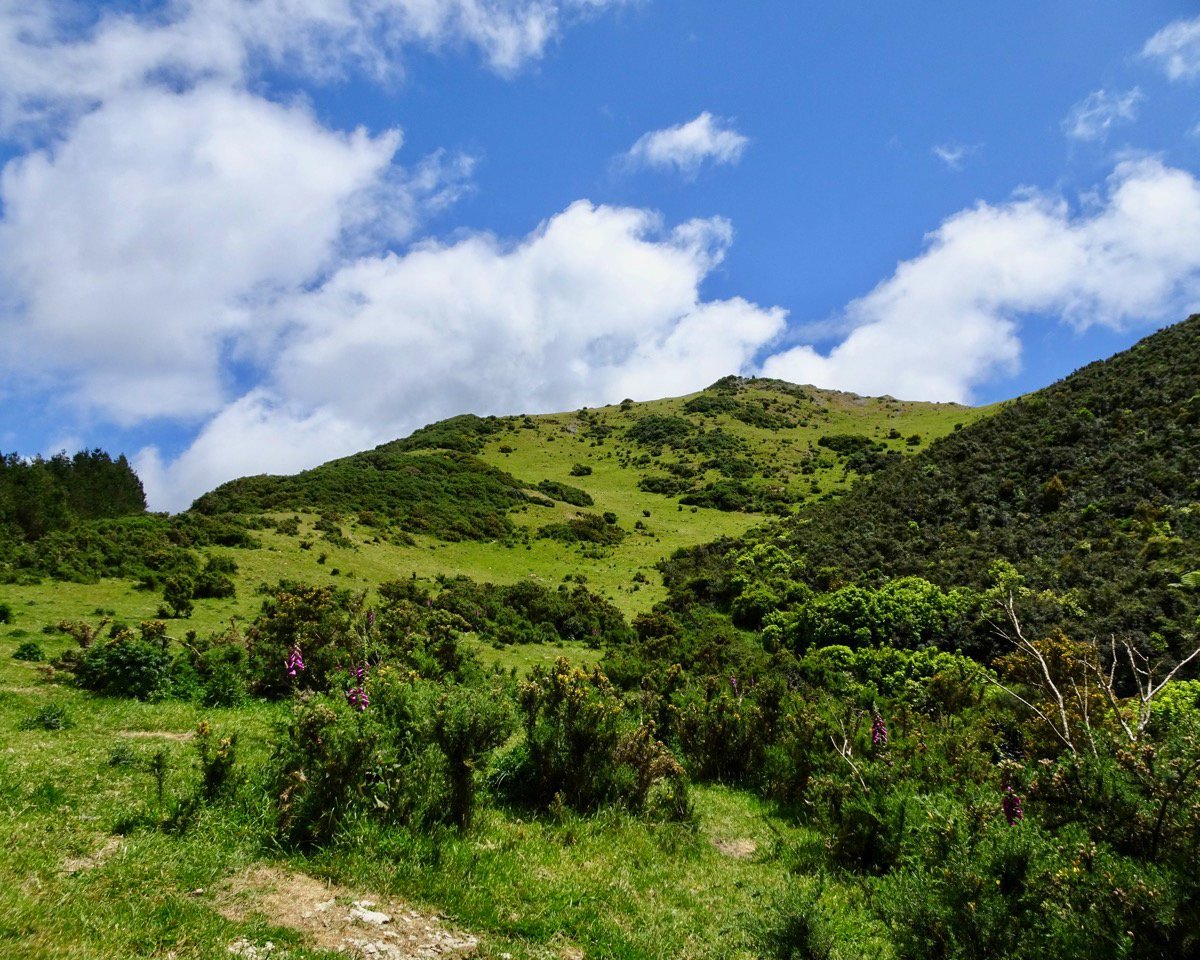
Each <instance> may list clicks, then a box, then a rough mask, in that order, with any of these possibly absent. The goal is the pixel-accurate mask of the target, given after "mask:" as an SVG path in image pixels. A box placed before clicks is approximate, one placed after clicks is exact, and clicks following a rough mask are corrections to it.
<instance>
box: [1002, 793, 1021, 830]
mask: <svg viewBox="0 0 1200 960" xmlns="http://www.w3.org/2000/svg"><path fill="white" fill-rule="evenodd" d="M1000 806H1001V808H1002V809H1003V810H1004V819H1005V820H1007V821H1008V825H1009V826H1010V827H1011V826H1014V825H1015V824H1017V823H1019V822H1020V821H1021V820H1024V819H1025V811H1024V810H1023V809H1022V808H1021V796H1020V794H1018V793H1017V792H1016V791H1015V790H1013V788H1012V787H1011V786H1007V787H1005V788H1004V799H1003V800H1001V801H1000Z"/></svg>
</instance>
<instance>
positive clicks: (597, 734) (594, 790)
mask: <svg viewBox="0 0 1200 960" xmlns="http://www.w3.org/2000/svg"><path fill="white" fill-rule="evenodd" d="M517 705H518V708H519V710H520V714H521V721H522V724H523V726H524V729H525V740H524V742H523V743H522V744H521V745H520V747H519V748H518V749H517V750H516V751H515V752H514V754H512V756H511V757H510V763H511V764H512V766H514V767H515V769H513V770H511V774H510V775H508V776H505V778H504V779H505V780H506V781H507V782H506V783H504V784H503V786H505V787H507V789H508V790H509V791H510V792H511V793H512V794H513V795H514V796H515V797H517V798H519V799H524V800H526V801H528V802H532V803H535V804H537V805H539V806H543V807H544V806H549V805H550V804H552V803H554V802H558V803H562V804H565V805H567V806H570V807H573V808H575V809H577V810H592V809H595V808H597V807H598V806H600V805H602V804H605V803H623V804H625V805H627V806H629V807H631V808H632V809H635V810H640V809H644V808H645V806H646V805H647V803H648V801H649V799H650V794H651V791H652V790H653V789H654V788H655V787H656V786H658V785H660V784H670V785H678V784H681V783H682V774H683V771H682V768H681V767H680V766H679V764H678V762H677V761H676V760H675V758H674V757H673V756H672V755H671V752H670V751H669V750H668V749H667V748H666V747H665V746H663V744H662V743H660V742H659V741H658V740H657V739H655V735H654V729H653V727H652V726H648V725H647V724H646V723H645V722H639V721H638V720H637V719H636V718H635V716H634V714H633V711H631V710H630V709H628V708H627V707H626V706H625V705H624V704H623V702H622V700H621V698H620V696H619V695H618V694H617V691H616V690H615V689H614V688H613V686H612V684H610V683H609V681H608V678H607V677H605V676H604V674H603V673H601V672H600V670H599V669H596V670H594V671H592V672H591V673H586V672H585V671H583V670H581V669H580V668H578V667H574V666H572V665H571V664H570V663H568V662H567V661H566V660H565V659H561V658H560V659H559V660H557V661H555V663H554V665H553V666H552V667H549V668H547V667H540V666H539V667H536V668H535V669H534V670H533V672H532V673H530V675H529V678H528V679H527V680H526V681H524V682H522V683H521V685H520V687H519V689H518V693H517Z"/></svg>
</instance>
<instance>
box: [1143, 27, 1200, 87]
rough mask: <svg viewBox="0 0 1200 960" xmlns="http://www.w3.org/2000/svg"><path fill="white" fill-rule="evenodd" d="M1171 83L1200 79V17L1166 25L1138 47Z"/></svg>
mask: <svg viewBox="0 0 1200 960" xmlns="http://www.w3.org/2000/svg"><path fill="white" fill-rule="evenodd" d="M1142 56H1144V57H1147V58H1149V59H1151V60H1156V61H1157V62H1158V64H1159V66H1161V67H1162V69H1163V71H1164V72H1165V73H1166V75H1167V76H1168V77H1170V78H1171V79H1172V80H1191V79H1194V78H1195V77H1200V17H1195V18H1193V19H1191V20H1176V21H1175V22H1174V23H1169V24H1167V25H1166V26H1165V27H1163V28H1162V29H1161V30H1159V31H1158V33H1156V34H1155V35H1154V36H1152V37H1151V38H1150V39H1149V40H1147V41H1146V44H1145V46H1143V47H1142Z"/></svg>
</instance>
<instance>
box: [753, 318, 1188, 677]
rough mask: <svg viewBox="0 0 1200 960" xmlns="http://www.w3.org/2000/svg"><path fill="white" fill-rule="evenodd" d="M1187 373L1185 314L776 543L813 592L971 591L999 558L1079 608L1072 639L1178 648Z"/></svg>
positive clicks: (1183, 613) (857, 492) (1182, 615)
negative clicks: (920, 581) (902, 582)
mask: <svg viewBox="0 0 1200 960" xmlns="http://www.w3.org/2000/svg"><path fill="white" fill-rule="evenodd" d="M1198 369H1200V317H1193V318H1191V319H1189V320H1187V321H1185V322H1183V323H1180V324H1177V325H1176V326H1174V327H1169V328H1167V329H1166V330H1163V331H1162V332H1160V333H1158V334H1156V335H1154V336H1152V337H1150V338H1148V339H1147V340H1144V341H1142V342H1141V343H1140V344H1138V345H1137V346H1135V347H1134V348H1133V349H1132V350H1129V351H1127V352H1125V353H1123V354H1120V355H1118V356H1116V357H1114V358H1113V359H1111V360H1108V361H1105V362H1103V363H1096V364H1092V365H1091V366H1089V367H1086V368H1084V369H1083V370H1081V371H1079V372H1078V373H1076V374H1073V375H1072V376H1070V377H1068V378H1067V379H1065V380H1063V381H1061V382H1059V383H1057V384H1055V385H1053V386H1051V387H1049V388H1047V389H1045V390H1041V391H1039V392H1038V393H1035V394H1032V395H1030V396H1028V397H1025V398H1023V399H1021V400H1017V401H1014V402H1013V403H1011V404H1008V405H1006V406H1005V407H1004V408H1003V409H1002V410H1000V411H999V412H998V413H996V414H995V415H994V416H992V417H989V418H987V419H984V420H980V421H978V422H976V423H974V424H972V425H970V426H968V427H966V428H964V429H962V430H958V431H956V432H954V433H953V434H951V435H949V436H947V437H944V438H942V439H941V440H938V441H936V442H935V443H933V444H931V445H930V446H929V447H928V448H926V449H924V450H923V451H922V452H921V453H920V454H918V455H916V456H914V457H911V458H908V459H904V460H901V461H897V462H895V463H890V464H889V465H888V466H886V468H884V469H881V470H878V471H876V472H875V473H873V474H872V476H871V477H870V479H868V480H866V481H864V482H861V483H859V484H857V485H855V487H854V488H853V489H851V490H850V491H849V492H848V493H846V494H845V495H844V496H843V497H842V498H840V499H839V500H837V501H835V502H833V503H830V504H826V505H821V507H820V508H819V509H809V510H806V511H804V512H803V513H802V514H801V516H800V517H799V518H798V519H796V520H794V521H785V522H784V523H783V524H782V525H781V526H780V528H779V529H778V530H777V531H776V532H775V535H774V537H773V540H774V542H776V543H778V544H781V545H783V546H784V547H785V548H786V550H787V551H788V552H789V553H790V554H791V555H792V556H794V557H796V558H797V559H799V560H801V561H802V562H803V569H802V570H801V571H800V573H799V576H801V577H802V578H803V579H804V580H805V582H807V583H808V584H809V585H811V586H813V587H815V588H818V589H825V588H827V587H828V586H829V585H838V584H848V583H855V582H858V583H861V584H863V585H877V584H878V583H879V582H880V581H881V580H882V579H886V578H889V577H903V576H910V575H916V576H921V577H923V578H925V579H927V580H930V581H931V582H933V583H934V584H936V585H938V586H940V587H943V588H952V587H956V586H968V587H972V588H974V589H976V590H983V589H985V588H987V587H988V586H989V585H990V583H991V568H992V564H993V562H994V561H995V559H996V558H997V557H1003V558H1006V559H1007V560H1009V561H1011V562H1012V563H1013V564H1014V565H1015V566H1016V567H1017V569H1018V570H1019V571H1020V572H1021V573H1022V574H1023V575H1024V576H1025V577H1026V578H1027V581H1028V583H1029V584H1030V586H1032V587H1034V588H1036V589H1051V590H1054V591H1055V592H1056V593H1059V594H1066V593H1068V592H1069V593H1070V594H1071V595H1072V596H1074V597H1075V598H1076V600H1077V601H1078V607H1077V608H1075V609H1077V610H1078V611H1079V613H1077V614H1073V613H1071V610H1070V609H1064V611H1063V613H1062V615H1061V619H1060V620H1059V624H1060V625H1061V626H1063V627H1064V628H1066V629H1067V630H1068V631H1069V632H1072V631H1083V632H1084V633H1085V635H1101V636H1107V635H1109V634H1116V635H1126V636H1131V637H1134V638H1135V639H1137V640H1138V642H1139V643H1142V644H1150V643H1152V642H1153V643H1157V642H1159V641H1158V640H1156V639H1154V637H1155V636H1156V635H1157V637H1160V638H1161V639H1162V641H1165V642H1166V644H1167V645H1168V646H1169V647H1170V648H1172V649H1174V650H1176V651H1177V650H1179V649H1181V648H1182V646H1183V645H1184V644H1185V643H1186V642H1187V639H1188V638H1189V637H1190V636H1191V634H1192V632H1193V631H1194V625H1195V622H1196V619H1197V615H1198V614H1200V595H1198V594H1197V593H1196V592H1193V591H1187V590H1181V589H1179V588H1177V587H1172V586H1171V584H1172V583H1178V582H1180V581H1179V579H1178V578H1179V577H1180V576H1181V575H1182V574H1184V573H1186V572H1187V571H1190V570H1193V569H1196V568H1197V567H1200V511H1197V510H1196V508H1195V507H1194V506H1193V505H1194V503H1195V502H1196V501H1197V499H1198V498H1200V431H1197V430H1196V429H1195V426H1194V424H1192V423H1191V422H1190V421H1189V417H1190V416H1191V411H1192V407H1193V406H1194V404H1193V398H1194V396H1195V394H1196V390H1195V384H1196V371H1197V370H1198ZM827 442H834V443H835V444H836V445H838V446H844V447H846V448H847V449H849V448H850V447H852V446H853V447H857V448H863V447H864V446H865V444H867V443H869V441H868V440H866V438H859V439H855V440H853V441H850V440H844V439H843V440H837V441H827ZM1056 481H1057V482H1056ZM850 531H852V533H850ZM980 652H981V653H982V654H983V655H985V656H986V655H988V653H989V651H987V650H981V651H980Z"/></svg>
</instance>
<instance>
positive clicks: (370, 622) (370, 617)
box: [367, 610, 375, 630]
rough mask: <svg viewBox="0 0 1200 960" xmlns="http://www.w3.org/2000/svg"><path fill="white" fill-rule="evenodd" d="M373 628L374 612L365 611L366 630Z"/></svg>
mask: <svg viewBox="0 0 1200 960" xmlns="http://www.w3.org/2000/svg"><path fill="white" fill-rule="evenodd" d="M373 626H375V611H374V610H368V611H367V629H368V630H370V629H371V628H372V627H373Z"/></svg>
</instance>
